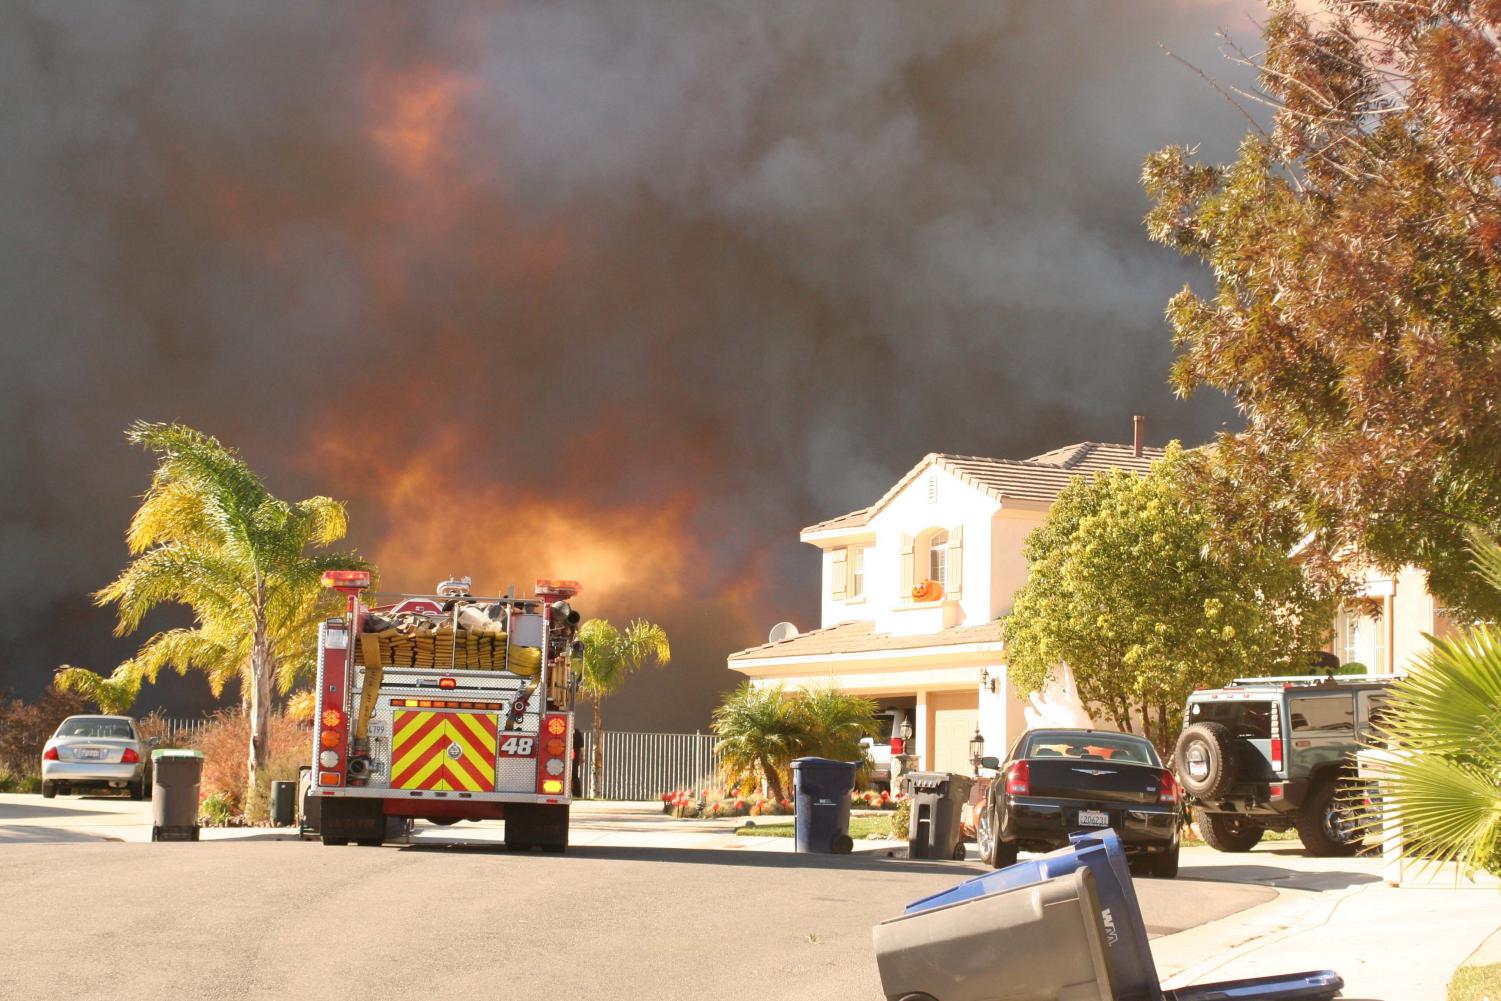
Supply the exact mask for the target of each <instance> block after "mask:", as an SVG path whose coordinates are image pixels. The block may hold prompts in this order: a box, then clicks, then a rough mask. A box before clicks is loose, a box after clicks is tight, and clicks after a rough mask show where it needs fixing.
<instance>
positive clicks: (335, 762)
mask: <svg viewBox="0 0 1501 1001" xmlns="http://www.w3.org/2000/svg"><path fill="white" fill-rule="evenodd" d="M318 764H320V765H322V766H323V767H324V768H337V767H338V766H339V752H338V751H324V752H323V753H322V754H320V755H318Z"/></svg>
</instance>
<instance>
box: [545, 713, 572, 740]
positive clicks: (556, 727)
mask: <svg viewBox="0 0 1501 1001" xmlns="http://www.w3.org/2000/svg"><path fill="white" fill-rule="evenodd" d="M567 729H568V721H567V720H565V719H564V718H563V717H561V716H549V717H548V719H547V732H548V733H550V734H552V735H553V736H554V737H561V736H563V734H564V732H565V731H566V730H567Z"/></svg>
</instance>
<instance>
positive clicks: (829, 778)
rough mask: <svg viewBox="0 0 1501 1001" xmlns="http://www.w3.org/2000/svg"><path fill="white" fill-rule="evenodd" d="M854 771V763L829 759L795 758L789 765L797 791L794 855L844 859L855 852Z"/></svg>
mask: <svg viewBox="0 0 1501 1001" xmlns="http://www.w3.org/2000/svg"><path fill="white" fill-rule="evenodd" d="M855 767H856V762H853V761H831V760H830V759H828V758H798V759H796V760H795V761H793V762H792V784H793V787H794V788H795V789H796V790H797V816H796V818H795V819H796V824H795V829H794V834H795V848H796V850H797V851H800V852H814V853H818V854H823V855H843V854H845V853H846V852H850V851H853V850H854V847H855V842H854V840H853V839H851V838H850V792H851V791H853V790H854V788H855Z"/></svg>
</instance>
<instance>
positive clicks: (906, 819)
mask: <svg viewBox="0 0 1501 1001" xmlns="http://www.w3.org/2000/svg"><path fill="white" fill-rule="evenodd" d="M911 823H912V801H911V800H910V799H905V798H904V799H903V800H902V801H901V802H900V803H898V804H897V805H896V809H895V810H893V811H892V812H891V836H892V837H893V838H895V839H897V840H898V841H906V840H907V827H908V826H909V825H910V824H911Z"/></svg>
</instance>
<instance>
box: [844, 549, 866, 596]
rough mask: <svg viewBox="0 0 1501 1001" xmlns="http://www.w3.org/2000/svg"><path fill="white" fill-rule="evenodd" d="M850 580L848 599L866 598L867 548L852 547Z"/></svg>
mask: <svg viewBox="0 0 1501 1001" xmlns="http://www.w3.org/2000/svg"><path fill="white" fill-rule="evenodd" d="M849 568H850V571H849V572H850V579H849V589H848V591H847V592H846V594H847V598H863V597H865V547H864V546H851V547H850V554H849Z"/></svg>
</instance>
